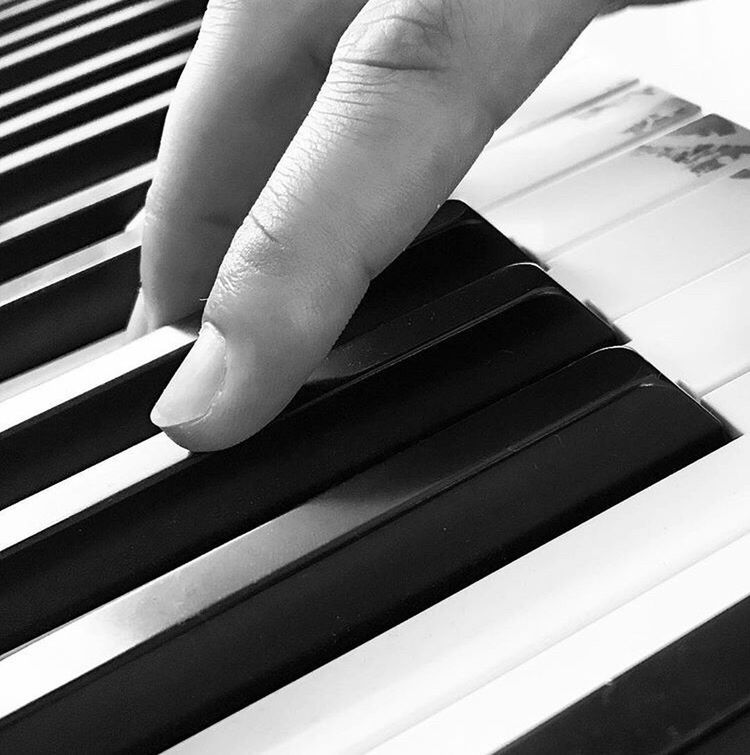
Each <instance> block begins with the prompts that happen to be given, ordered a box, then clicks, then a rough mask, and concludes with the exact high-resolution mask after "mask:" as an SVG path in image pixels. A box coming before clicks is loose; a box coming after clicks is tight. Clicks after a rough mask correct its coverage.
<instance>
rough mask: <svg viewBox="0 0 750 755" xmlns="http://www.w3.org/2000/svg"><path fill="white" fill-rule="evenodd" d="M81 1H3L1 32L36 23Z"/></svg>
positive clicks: (0, 13)
mask: <svg viewBox="0 0 750 755" xmlns="http://www.w3.org/2000/svg"><path fill="white" fill-rule="evenodd" d="M80 2H81V0H20V2H19V1H16V2H5V3H2V7H0V34H7V33H8V32H9V31H12V30H13V29H17V28H18V27H19V26H25V25H26V24H30V23H34V22H36V21H39V20H40V19H43V18H45V17H47V16H51V15H53V14H55V13H59V12H60V11H62V10H65V9H66V8H69V7H71V6H74V5H78V4H79V3H80Z"/></svg>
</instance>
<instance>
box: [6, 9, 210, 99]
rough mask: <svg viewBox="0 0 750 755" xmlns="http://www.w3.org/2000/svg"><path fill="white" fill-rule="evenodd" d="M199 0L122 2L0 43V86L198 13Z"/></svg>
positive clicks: (23, 80)
mask: <svg viewBox="0 0 750 755" xmlns="http://www.w3.org/2000/svg"><path fill="white" fill-rule="evenodd" d="M204 10H205V2H204V1H203V0H141V1H140V2H133V3H131V2H123V3H120V5H119V7H115V8H114V9H113V10H112V12H111V13H107V14H106V15H102V16H99V17H97V18H94V19H92V20H90V21H87V22H86V23H83V24H80V25H74V26H72V27H71V28H67V29H63V30H61V31H59V32H57V33H53V34H51V35H48V36H47V35H45V36H44V37H43V38H40V39H38V40H34V41H32V42H31V43H30V44H23V45H22V46H21V47H16V48H14V47H12V46H10V47H8V48H7V50H8V51H7V52H6V53H5V54H3V49H2V48H0V91H5V90H9V89H12V88H15V87H18V86H21V85H23V84H26V83H28V82H30V81H33V80H34V79H37V78H40V77H43V76H46V75H48V74H50V73H53V72H55V71H59V70H60V69H61V68H64V67H66V66H71V65H75V64H77V63H80V62H82V61H85V60H86V59H88V58H91V57H93V56H95V55H98V54H101V53H104V52H105V51H107V50H110V49H112V48H114V47H117V46H120V45H123V44H125V43H127V42H130V41H133V40H136V39H138V38H140V37H143V36H145V35H147V34H150V33H154V32H156V31H159V30H163V29H168V28H170V27H172V26H175V25H177V24H179V23H183V22H186V21H188V20H190V19H193V18H197V17H198V16H200V14H201V13H202V12H203V11H204Z"/></svg>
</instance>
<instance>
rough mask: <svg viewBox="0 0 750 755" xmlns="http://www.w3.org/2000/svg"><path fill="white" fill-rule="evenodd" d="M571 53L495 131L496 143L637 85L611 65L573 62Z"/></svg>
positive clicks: (494, 142) (581, 61)
mask: <svg viewBox="0 0 750 755" xmlns="http://www.w3.org/2000/svg"><path fill="white" fill-rule="evenodd" d="M568 58H569V55H568V56H567V57H566V59H564V62H561V63H560V64H559V65H558V66H556V67H555V68H554V69H553V70H552V72H551V73H550V74H549V75H548V76H547V78H545V79H544V81H543V82H542V83H541V84H540V85H539V86H538V87H537V88H536V90H535V91H534V92H533V94H531V96H530V97H529V98H528V100H526V102H524V103H523V105H521V107H520V108H518V110H516V112H515V113H513V115H511V117H510V118H508V120H507V121H505V123H503V125H502V126H501V127H500V128H499V129H498V130H497V131H496V132H495V136H494V137H493V138H492V143H493V144H499V143H500V142H501V141H505V140H506V139H512V138H513V137H515V136H518V134H522V133H524V132H525V131H531V130H532V129H534V128H538V127H539V126H542V125H544V124H545V123H547V122H549V121H552V120H554V119H555V118H559V117H561V116H563V115H567V114H568V113H571V112H574V111H576V110H583V109H585V108H586V107H589V106H590V105H592V104H593V103H594V102H596V101H598V100H602V99H604V98H605V97H608V96H610V95H612V94H615V93H616V92H618V91H620V90H624V89H627V88H628V87H632V86H635V84H636V83H637V79H636V78H635V77H633V76H628V75H627V74H623V72H622V71H619V70H614V69H612V68H610V67H608V66H607V65H604V64H603V65H596V66H592V65H591V63H590V61H588V60H585V59H584V60H577V61H571V60H569V59H568Z"/></svg>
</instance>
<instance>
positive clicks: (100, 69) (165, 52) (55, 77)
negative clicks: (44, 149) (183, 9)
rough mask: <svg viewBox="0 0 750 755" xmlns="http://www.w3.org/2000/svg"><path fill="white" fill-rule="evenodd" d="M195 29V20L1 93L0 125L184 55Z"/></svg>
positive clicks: (196, 25)
mask: <svg viewBox="0 0 750 755" xmlns="http://www.w3.org/2000/svg"><path fill="white" fill-rule="evenodd" d="M199 26H200V21H199V20H197V19H195V20H192V21H186V22H185V23H182V24H179V25H178V26H174V27H172V28H169V29H165V30H161V31H157V32H156V33H154V34H150V35H148V36H147V37H141V38H138V39H136V40H134V41H132V42H129V43H127V44H125V45H122V46H121V47H115V48H114V49H111V50H107V51H106V52H103V53H101V54H100V55H97V56H96V57H94V58H89V59H86V60H85V61H82V62H80V63H77V64H74V65H72V66H68V67H67V68H64V69H62V70H55V71H53V72H52V73H51V74H49V75H48V76H44V77H42V78H41V79H35V80H34V81H31V82H29V83H27V84H23V85H21V86H19V87H17V88H16V89H12V90H9V91H6V92H3V93H1V94H0V121H4V120H7V119H8V118H13V117H16V116H18V115H21V114H22V113H28V112H29V111H32V110H35V109H36V108H39V107H42V106H43V105H47V104H49V103H50V102H54V101H55V100H59V99H61V98H62V97H67V96H69V95H71V94H74V93H76V92H80V91H81V90H83V89H86V88H87V87H91V86H94V85H95V84H100V83H102V82H103V81H107V80H110V79H112V78H114V77H116V76H121V75H123V74H126V73H128V72H129V71H133V70H135V69H137V68H140V67H142V66H147V65H148V64H150V63H153V62H155V61H158V60H162V59H164V58H167V57H169V56H170V55H174V54H176V53H180V52H186V51H188V50H190V48H191V47H192V46H193V43H194V42H195V39H196V37H197V36H198V28H199Z"/></svg>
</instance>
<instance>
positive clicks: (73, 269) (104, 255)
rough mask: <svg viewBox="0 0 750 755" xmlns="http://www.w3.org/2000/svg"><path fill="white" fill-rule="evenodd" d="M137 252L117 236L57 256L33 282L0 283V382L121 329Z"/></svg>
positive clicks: (132, 242)
mask: <svg viewBox="0 0 750 755" xmlns="http://www.w3.org/2000/svg"><path fill="white" fill-rule="evenodd" d="M139 253H140V246H139V243H138V240H137V239H136V238H134V237H133V236H132V235H130V236H129V235H127V234H122V235H120V236H117V237H115V238H114V239H111V240H109V241H105V242H102V243H101V244H98V245H95V246H92V247H89V248H88V249H86V250H83V251H82V252H79V253H77V254H76V256H75V258H74V260H68V259H63V260H59V261H58V262H56V263H54V265H51V266H49V267H48V268H46V270H45V273H46V275H45V276H44V278H45V280H43V281H41V282H39V283H37V281H36V275H35V274H34V273H31V274H29V275H28V276H26V277H24V278H17V279H15V280H13V281H10V282H8V283H5V284H2V285H0V353H2V354H3V359H2V361H0V380H2V379H5V378H9V377H12V376H13V375H16V374H18V373H20V372H23V371H24V370H29V369H31V368H32V367H36V366H37V365H40V364H43V363H44V362H47V361H49V360H50V359H54V358H55V357H58V356H61V355H62V354H66V353H68V352H69V351H73V350H74V349H77V348H80V347H81V346H85V345H86V344H88V343H91V342H92V341H96V340H98V339H100V338H104V337H105V336H107V335H110V334H112V333H115V332H116V331H118V330H121V329H122V328H123V327H125V325H126V323H127V320H128V317H129V315H130V311H131V310H132V307H133V303H134V302H135V296H136V290H137V288H138V282H139V272H138V259H139ZM74 262H75V264H72V263H74ZM58 268H59V270H60V272H59V278H58V277H57V276H55V275H54V274H53V271H54V270H57V269H58ZM27 280H28V284H27V283H26V281H27Z"/></svg>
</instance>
